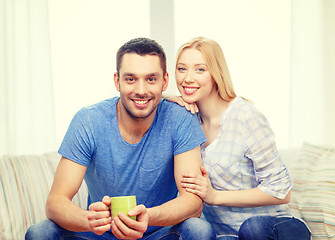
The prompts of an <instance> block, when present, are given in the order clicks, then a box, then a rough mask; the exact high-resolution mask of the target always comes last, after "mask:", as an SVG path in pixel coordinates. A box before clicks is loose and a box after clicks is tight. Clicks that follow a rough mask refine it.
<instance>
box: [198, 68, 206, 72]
mask: <svg viewBox="0 0 335 240" xmlns="http://www.w3.org/2000/svg"><path fill="white" fill-rule="evenodd" d="M204 71H205V69H204V68H198V69H197V72H204Z"/></svg>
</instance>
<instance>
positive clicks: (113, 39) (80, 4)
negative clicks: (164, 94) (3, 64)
mask: <svg viewBox="0 0 335 240" xmlns="http://www.w3.org/2000/svg"><path fill="white" fill-rule="evenodd" d="M49 11H50V34H51V56H52V73H53V81H54V96H55V115H56V137H57V143H58V145H59V144H60V143H61V141H62V139H63V137H64V134H65V132H66V130H67V127H68V125H69V123H70V121H71V119H72V117H73V115H74V114H75V113H76V112H77V111H78V110H79V109H80V108H81V107H84V106H87V105H90V104H94V103H96V102H98V101H100V100H104V99H107V98H110V97H112V96H116V95H118V92H117V91H116V90H115V87H114V82H113V74H114V72H115V67H116V64H115V56H116V51H117V50H118V48H119V47H120V46H121V45H122V44H123V43H124V42H126V41H128V40H129V39H131V38H134V37H143V36H145V37H149V35H150V23H149V20H150V14H149V1H148V0H141V1H137V0H123V1H116V0H70V1H68V0H49Z"/></svg>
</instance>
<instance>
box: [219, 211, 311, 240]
mask: <svg viewBox="0 0 335 240" xmlns="http://www.w3.org/2000/svg"><path fill="white" fill-rule="evenodd" d="M310 237H311V234H310V232H309V230H308V228H307V227H306V225H305V224H304V223H303V222H301V221H300V220H299V219H296V218H290V217H271V216H257V217H252V218H249V219H247V220H246V221H245V222H244V223H243V224H242V225H241V227H240V230H239V232H238V237H235V238H234V237H218V238H217V239H220V240H234V239H235V240H237V239H238V240H309V239H310Z"/></svg>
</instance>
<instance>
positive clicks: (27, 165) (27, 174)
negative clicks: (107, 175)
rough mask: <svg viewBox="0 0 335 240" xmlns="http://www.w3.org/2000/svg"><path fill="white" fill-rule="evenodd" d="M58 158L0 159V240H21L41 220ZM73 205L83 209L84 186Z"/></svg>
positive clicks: (12, 157) (37, 156) (50, 155)
mask: <svg viewBox="0 0 335 240" xmlns="http://www.w3.org/2000/svg"><path fill="white" fill-rule="evenodd" d="M59 159H60V155H58V154H57V153H56V152H51V153H46V154H42V155H23V156H12V155H5V156H3V157H2V158H1V159H0V203H1V204H0V239H1V240H3V239H24V235H25V232H26V230H27V229H28V228H29V226H30V225H32V224H35V223H38V222H40V221H42V220H44V219H46V216H45V203H46V199H47V196H48V193H49V190H50V188H51V185H52V181H53V178H54V173H55V170H56V167H57V165H58V162H59ZM73 202H75V203H76V204H77V205H79V206H81V207H82V208H86V203H87V187H86V185H85V183H84V184H82V186H81V189H80V190H79V192H78V193H77V195H76V196H75V197H74V198H73Z"/></svg>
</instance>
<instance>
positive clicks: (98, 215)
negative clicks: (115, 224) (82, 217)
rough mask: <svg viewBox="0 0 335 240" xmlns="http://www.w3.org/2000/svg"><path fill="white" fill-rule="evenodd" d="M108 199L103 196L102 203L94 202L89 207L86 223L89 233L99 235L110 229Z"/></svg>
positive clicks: (110, 218) (110, 220) (110, 219)
mask: <svg viewBox="0 0 335 240" xmlns="http://www.w3.org/2000/svg"><path fill="white" fill-rule="evenodd" d="M110 203H111V202H110V198H109V197H108V196H104V198H103V199H102V202H95V203H92V204H91V205H90V206H89V211H88V216H87V217H88V223H89V226H90V228H91V231H92V232H94V233H95V234H98V235H101V234H103V233H105V232H106V231H109V230H110V228H111V223H112V217H111V214H110V210H109V205H110Z"/></svg>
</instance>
